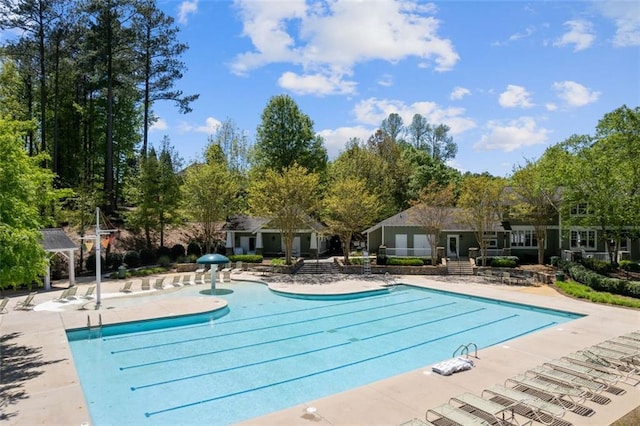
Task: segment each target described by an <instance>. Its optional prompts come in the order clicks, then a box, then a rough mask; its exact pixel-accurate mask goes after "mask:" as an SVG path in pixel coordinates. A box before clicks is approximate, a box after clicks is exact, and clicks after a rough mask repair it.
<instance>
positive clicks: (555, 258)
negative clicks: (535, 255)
mask: <svg viewBox="0 0 640 426" xmlns="http://www.w3.org/2000/svg"><path fill="white" fill-rule="evenodd" d="M559 260H560V256H551V261H550V263H551V266H558V261H559Z"/></svg>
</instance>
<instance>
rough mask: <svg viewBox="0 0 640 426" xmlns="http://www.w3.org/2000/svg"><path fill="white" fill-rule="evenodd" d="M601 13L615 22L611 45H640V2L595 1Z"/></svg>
mask: <svg viewBox="0 0 640 426" xmlns="http://www.w3.org/2000/svg"><path fill="white" fill-rule="evenodd" d="M595 6H596V7H597V8H598V9H599V10H600V12H601V13H602V15H603V16H604V17H606V18H608V19H611V20H613V21H614V22H615V24H616V35H615V37H614V39H613V45H614V46H616V47H629V46H640V3H638V2H637V1H619V0H607V1H598V2H595Z"/></svg>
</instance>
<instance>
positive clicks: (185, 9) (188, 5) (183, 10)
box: [178, 0, 198, 25]
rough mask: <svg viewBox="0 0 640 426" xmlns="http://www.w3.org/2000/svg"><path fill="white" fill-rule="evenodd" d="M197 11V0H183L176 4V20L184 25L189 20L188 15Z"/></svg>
mask: <svg viewBox="0 0 640 426" xmlns="http://www.w3.org/2000/svg"><path fill="white" fill-rule="evenodd" d="M197 11H198V0H185V1H183V2H182V3H180V6H178V22H179V23H181V24H183V25H186V24H187V22H188V21H189V15H193V14H195V13H196V12H197Z"/></svg>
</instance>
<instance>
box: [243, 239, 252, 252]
mask: <svg viewBox="0 0 640 426" xmlns="http://www.w3.org/2000/svg"><path fill="white" fill-rule="evenodd" d="M250 244H251V237H240V247H242V253H245V254H246V253H249V250H250Z"/></svg>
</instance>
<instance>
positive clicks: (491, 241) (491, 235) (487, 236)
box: [482, 231, 498, 248]
mask: <svg viewBox="0 0 640 426" xmlns="http://www.w3.org/2000/svg"><path fill="white" fill-rule="evenodd" d="M482 239H483V240H484V241H485V242H486V243H487V247H488V248H498V233H497V232H495V231H493V232H491V231H485V233H484V234H483V237H482Z"/></svg>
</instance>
